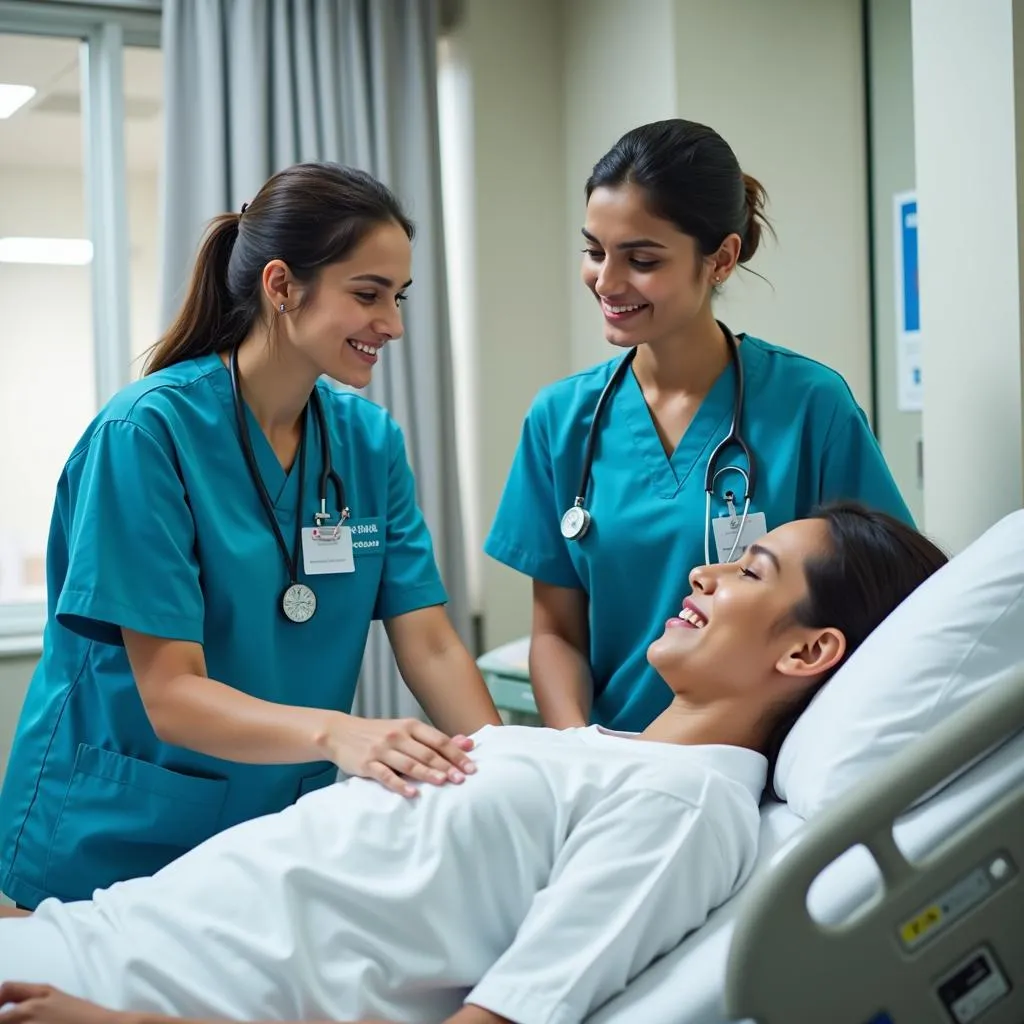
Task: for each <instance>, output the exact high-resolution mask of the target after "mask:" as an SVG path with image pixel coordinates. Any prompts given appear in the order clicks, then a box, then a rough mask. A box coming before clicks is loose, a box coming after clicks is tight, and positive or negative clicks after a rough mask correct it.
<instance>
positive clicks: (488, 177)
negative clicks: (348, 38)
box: [456, 0, 569, 646]
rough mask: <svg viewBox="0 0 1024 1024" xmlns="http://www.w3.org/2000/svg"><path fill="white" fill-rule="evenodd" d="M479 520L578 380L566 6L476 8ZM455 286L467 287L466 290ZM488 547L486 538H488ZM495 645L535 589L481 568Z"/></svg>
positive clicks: (486, 517) (468, 23) (468, 44)
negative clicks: (543, 414)
mask: <svg viewBox="0 0 1024 1024" xmlns="http://www.w3.org/2000/svg"><path fill="white" fill-rule="evenodd" d="M456 41H457V43H458V45H459V46H461V47H462V48H463V50H464V53H465V54H466V58H467V61H468V65H469V71H470V75H471V82H472V108H473V115H472V118H473V144H472V152H473V159H474V163H475V174H474V188H475V197H474V205H473V209H474V220H475V224H474V226H473V230H472V238H473V248H474V258H475V270H474V273H475V278H476V301H475V307H476V330H477V334H478V351H477V366H476V371H477V373H478V385H477V386H478V387H479V410H480V423H479V442H480V443H479V450H480V468H479V472H480V477H479V479H480V485H479V488H480V496H479V500H480V521H481V525H482V532H483V533H484V534H485V535H486V532H487V530H488V528H489V526H490V523H491V520H492V519H493V517H494V512H495V509H496V508H497V504H498V499H499V497H500V495H501V490H502V486H503V484H504V481H505V475H506V473H507V472H508V468H509V465H510V464H511V462H512V457H513V454H514V452H515V448H516V444H517V442H518V440H519V430H520V426H521V422H522V417H523V414H524V413H525V411H526V408H527V406H528V405H529V403H530V400H531V399H532V398H533V396H534V395H535V394H536V392H537V390H538V389H539V388H540V387H541V386H542V385H543V384H545V383H547V382H548V381H551V380H555V379H556V378H558V377H559V376H561V375H563V374H565V373H566V372H568V369H569V346H568V342H567V338H568V321H569V314H568V306H567V303H566V299H565V281H566V278H567V275H568V267H569V256H568V254H567V252H566V246H565V243H564V224H565V200H564V182H565V172H564V166H565V147H564V141H563V140H564V135H565V118H564V112H563V105H562V101H561V95H562V64H563V61H562V53H563V45H564V44H563V26H562V17H561V11H560V7H559V5H558V4H552V3H549V2H548V0H518V2H517V3H515V4H506V3H494V2H493V0H470V2H469V3H467V4H466V8H465V16H464V20H463V22H462V25H461V27H460V28H459V30H458V32H457V40H456ZM456 286H457V283H456ZM481 541H482V538H481ZM482 574H483V596H484V610H485V616H486V643H487V644H488V646H493V645H495V644H498V643H501V642H503V641H504V640H507V639H510V638H512V637H514V636H517V635H520V634H521V633H522V632H524V631H526V630H527V629H528V627H529V601H530V585H529V581H528V580H527V579H525V578H524V577H522V576H520V575H519V574H517V573H514V572H512V571H511V570H508V569H506V568H505V567H504V566H501V565H499V564H498V563H497V562H494V561H493V560H492V559H486V560H485V561H484V563H483V566H482Z"/></svg>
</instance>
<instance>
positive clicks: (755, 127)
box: [674, 0, 871, 405]
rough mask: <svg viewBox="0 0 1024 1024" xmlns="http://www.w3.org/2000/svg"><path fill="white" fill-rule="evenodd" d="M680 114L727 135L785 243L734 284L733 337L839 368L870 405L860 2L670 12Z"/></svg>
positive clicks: (739, 0)
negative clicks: (744, 334) (750, 337)
mask: <svg viewBox="0 0 1024 1024" xmlns="http://www.w3.org/2000/svg"><path fill="white" fill-rule="evenodd" d="M674 38H675V46H676V58H675V63H676V69H677V73H676V79H677V93H676V95H677V104H678V106H677V113H678V114H679V115H680V116H683V117H688V118H691V119H692V120H696V121H703V122H705V123H707V124H710V125H711V126H713V127H714V128H716V129H717V130H718V131H719V132H721V134H722V136H723V137H724V138H725V139H726V140H727V141H728V142H729V144H730V145H731V146H732V147H733V149H734V150H735V152H736V155H737V157H738V158H739V161H740V164H741V166H742V167H743V168H744V170H746V171H748V172H749V173H751V174H753V175H754V177H756V178H758V179H759V180H760V181H761V183H762V184H763V185H764V186H765V188H766V189H767V190H768V195H769V199H770V204H771V205H770V206H769V215H770V217H771V218H772V221H773V223H774V224H775V228H776V231H777V233H778V244H777V245H776V244H774V243H772V241H771V239H770V238H769V239H767V240H766V244H765V248H764V250H762V251H759V252H758V255H757V257H756V258H755V260H754V262H753V263H752V264H751V266H752V268H753V269H755V270H757V272H758V273H760V274H762V275H764V277H766V278H767V279H768V281H769V282H770V283H771V284H770V286H769V285H766V284H765V283H764V282H763V281H760V280H758V278H756V277H752V276H750V275H748V274H740V275H734V277H733V280H732V281H731V282H730V284H729V286H728V287H727V288H726V290H725V293H724V294H723V297H722V301H721V303H720V306H719V311H718V312H719V315H720V316H721V317H722V319H724V320H725V321H727V322H728V323H729V324H730V326H731V327H732V328H733V329H734V330H745V331H749V332H750V333H752V334H756V335H758V336H760V337H763V338H765V339H766V340H768V341H772V342H775V343H776V344H779V345H784V346H786V347H787V348H793V349H796V350H797V351H799V352H804V353H806V354H807V355H810V356H814V357H815V358H818V359H821V360H822V361H824V362H826V363H828V364H829V365H831V366H833V367H834V368H835V369H837V370H839V371H840V372H841V373H842V374H843V375H844V376H845V377H846V379H847V380H848V382H849V383H850V386H851V387H852V388H853V391H854V393H855V394H856V395H857V397H858V399H859V400H860V401H861V402H862V404H865V405H867V403H868V402H869V401H870V396H871V377H870V334H869V313H870V303H869V287H868V235H867V231H868V211H867V155H866V147H865V120H864V118H865V112H864V100H863V97H864V68H863V43H862V31H861V22H860V4H858V3H854V2H852V0H772V2H771V3H764V2H763V0H731V2H730V3H728V4H709V3H706V2H704V0H678V2H677V3H676V5H675V36H674Z"/></svg>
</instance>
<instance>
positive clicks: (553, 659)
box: [530, 633, 593, 729]
mask: <svg viewBox="0 0 1024 1024" xmlns="http://www.w3.org/2000/svg"><path fill="white" fill-rule="evenodd" d="M530 681H531V683H532V684H533V694H534V697H535V698H536V700H537V711H538V712H539V713H540V717H541V720H542V721H543V722H544V724H545V725H547V726H550V727H551V728H552V729H570V728H573V727H575V726H581V725H586V724H587V723H588V722H589V721H590V702H591V699H592V696H591V695H592V693H593V682H592V677H591V674H590V664H589V663H588V661H587V659H586V657H584V655H583V653H582V652H581V651H580V650H579V648H578V647H576V646H575V645H574V644H572V643H570V642H569V641H568V640H566V639H564V638H563V637H560V636H557V635H555V634H554V633H534V634H533V636H532V637H531V638H530Z"/></svg>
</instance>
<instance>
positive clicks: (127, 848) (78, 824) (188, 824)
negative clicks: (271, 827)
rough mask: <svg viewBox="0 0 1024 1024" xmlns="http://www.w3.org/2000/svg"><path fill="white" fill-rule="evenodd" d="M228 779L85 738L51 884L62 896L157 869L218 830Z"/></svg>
mask: <svg viewBox="0 0 1024 1024" xmlns="http://www.w3.org/2000/svg"><path fill="white" fill-rule="evenodd" d="M227 793H228V781H227V779H215V778H202V777H199V776H195V775H182V774H180V773H179V772H174V771H171V770H169V769H167V768H161V767H159V766H158V765H155V764H150V763H149V762H146V761H139V760H137V759H135V758H133V757H126V756H125V755H124V754H119V753H116V752H115V751H112V750H101V749H100V748H99V747H93V746H89V745H88V744H85V743H83V744H80V745H79V747H78V754H77V756H76V758H75V767H74V770H73V772H72V775H71V780H70V782H68V788H67V792H66V793H65V796H64V804H63V806H62V807H61V811H60V815H59V817H58V818H57V824H56V826H55V827H54V830H53V839H52V841H51V844H50V852H49V857H48V859H47V865H46V882H45V885H46V888H47V890H48V891H49V892H51V893H53V894H55V895H57V896H60V897H61V898H62V899H65V900H79V899H88V898H89V897H91V895H92V890H93V889H96V888H100V889H102V888H107V887H108V886H110V885H113V884H114V883H115V882H119V881H124V880H127V879H130V878H140V877H143V876H148V875H153V874H155V873H156V872H157V871H159V870H160V869H161V868H162V867H165V866H166V865H167V864H169V863H170V862H171V861H172V860H175V859H176V858H177V857H180V856H181V855H182V854H184V853H186V852H187V851H188V850H190V849H192V848H193V847H195V846H198V845H199V844H200V843H202V842H203V841H204V840H206V839H208V838H209V837H210V836H212V835H213V834H214V833H215V832H216V831H217V826H218V823H219V821H220V815H221V809H222V807H223V805H224V800H225V798H226V796H227Z"/></svg>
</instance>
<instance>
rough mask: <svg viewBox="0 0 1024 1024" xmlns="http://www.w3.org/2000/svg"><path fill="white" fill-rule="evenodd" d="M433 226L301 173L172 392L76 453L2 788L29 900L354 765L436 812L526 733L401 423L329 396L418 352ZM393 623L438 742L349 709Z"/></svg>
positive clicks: (224, 219) (230, 261) (214, 298)
mask: <svg viewBox="0 0 1024 1024" xmlns="http://www.w3.org/2000/svg"><path fill="white" fill-rule="evenodd" d="M412 235H413V228H412V224H411V223H410V222H409V220H408V219H407V218H406V216H405V214H404V213H403V212H402V210H401V208H400V206H399V204H398V202H397V201H396V200H395V198H394V197H393V196H392V195H391V194H390V192H388V191H387V189H385V188H384V187H383V186H382V185H380V184H379V183H378V182H376V181H375V180H373V179H372V178H370V177H369V176H368V175H365V174H363V173H361V172H358V171H354V170H350V169H348V168H343V167H339V166H337V165H331V164H305V165H297V166H295V167H292V168H290V169H288V170H286V171H283V172H281V173H280V174H277V175H275V176H274V177H273V178H271V179H270V181H268V182H267V183H266V184H265V185H264V186H263V188H262V189H261V190H260V192H259V194H258V195H257V196H256V197H255V198H254V199H253V201H252V203H251V204H249V205H248V206H247V207H243V212H242V214H241V215H239V214H224V215H223V216H221V217H219V218H217V219H216V220H215V221H214V223H213V225H212V227H211V229H210V231H209V233H208V235H207V237H206V239H205V241H204V243H203V247H202V249H201V251H200V253H199V257H198V261H197V264H196V267H195V270H194V273H193V277H192V282H191V285H190V288H189V292H188V295H187V297H186V299H185V302H184V305H183V307H182V310H181V312H180V314H179V317H178V319H177V321H176V322H175V323H174V325H173V326H172V327H171V328H170V330H169V332H168V333H167V335H166V336H165V337H164V338H163V339H162V341H161V342H160V343H159V344H158V345H157V346H156V348H155V351H154V353H153V355H152V358H151V361H150V364H149V366H148V368H147V375H146V376H145V377H144V378H143V379H142V380H140V381H138V382H136V383H134V384H131V385H129V386H128V387H127V388H125V389H124V390H123V391H121V392H120V393H119V394H118V395H116V396H115V397H114V398H113V399H112V400H111V401H110V402H109V403H108V404H107V405H106V407H105V408H104V409H103V410H102V411H101V412H100V414H99V416H98V417H97V418H96V419H95V421H94V422H93V423H92V424H91V425H90V426H89V428H88V430H87V431H86V433H85V435H84V436H83V437H82V439H81V440H80V441H79V443H78V445H77V446H76V447H75V449H74V451H73V452H72V453H71V455H70V457H69V459H68V461H67V464H66V466H65V468H64V472H63V474H62V476H61V478H60V482H59V484H58V488H57V498H56V506H55V509H54V513H53V519H52V526H51V531H50V540H49V545H48V549H47V582H48V593H49V598H48V600H49V608H48V621H47V625H46V632H45V635H44V641H43V657H42V659H41V661H40V664H39V667H38V669H37V670H36V673H35V675H34V676H33V679H32V682H31V684H30V686H29V691H28V696H27V698H26V701H25V706H24V709H23V712H22V715H21V720H20V722H19V725H18V730H17V734H16V736H15V740H14V745H13V750H12V753H11V757H10V762H9V764H8V768H7V774H6V777H5V780H4V787H3V790H2V792H0V891H3V892H4V893H6V894H7V895H8V896H10V897H11V898H13V899H14V900H16V901H17V902H18V903H19V904H21V905H22V906H26V907H33V908H34V907H35V906H36V905H37V904H38V903H39V902H40V901H41V900H43V899H45V898H46V897H48V896H57V897H60V898H62V899H65V900H76V899H84V898H87V897H89V896H90V895H91V894H92V892H93V890H94V889H97V888H103V887H106V886H109V885H111V884H112V883H114V882H116V881H119V880H122V879H127V878H133V877H137V876H140V875H149V874H152V873H154V872H155V871H157V870H158V869H160V868H161V867H163V866H164V865H166V864H168V863H169V862H170V861H172V860H174V859H175V858H176V857H179V856H181V855H182V854H183V853H184V852H185V851H186V850H188V849H190V848H191V847H193V846H196V845H198V844H199V843H201V842H203V841H204V840H205V839H207V838H209V837H210V836H211V835H213V834H214V833H215V832H218V831H220V830H222V829H224V828H227V827H228V826H230V825H234V824H237V823H239V822H241V821H244V820H247V819H250V818H255V817H257V816H260V815H264V814H268V813H271V812H274V811H279V810H281V809H282V808H284V807H286V806H288V805H289V804H292V803H294V801H295V800H296V799H297V798H298V797H299V796H300V795H302V794H303V793H306V792H309V791H311V790H314V789H317V788H319V787H321V786H324V785H327V784H328V783H329V782H331V781H332V780H333V779H334V778H335V777H336V775H337V769H338V768H339V767H340V768H342V769H343V770H344V771H346V772H347V773H349V774H352V775H363V776H367V777H371V778H374V779H377V780H379V781H380V782H382V783H383V784H385V785H387V786H389V787H390V788H392V789H396V790H398V791H399V792H403V793H405V794H407V795H410V796H411V795H413V794H414V793H415V789H414V787H412V785H411V784H410V781H409V780H410V779H417V780H422V781H430V782H434V783H437V784H444V783H445V782H455V783H458V782H460V781H462V780H463V778H464V776H463V774H462V773H463V772H467V771H472V770H473V766H472V763H471V762H470V760H469V758H468V756H467V753H466V751H467V750H469V749H470V747H471V744H470V743H469V741H468V740H466V739H465V738H464V736H462V735H461V734H465V733H470V732H473V731H475V730H477V729H479V728H480V727H481V726H483V725H485V724H500V718H499V717H498V713H497V711H496V710H495V708H494V705H493V703H492V702H491V699H490V697H489V696H488V694H487V690H486V687H485V686H484V683H483V680H482V679H481V677H480V675H479V673H478V671H477V669H476V666H475V665H474V663H473V660H472V658H471V657H470V655H469V653H468V652H467V651H466V650H465V648H464V647H463V646H462V643H461V642H460V640H459V639H458V636H457V635H456V633H455V631H454V629H453V628H452V626H451V624H450V622H449V620H448V618H447V616H446V614H445V611H444V609H443V607H442V606H443V604H444V602H445V600H446V596H445V590H444V587H443V586H442V582H441V579H440V576H439V574H438V570H437V567H436V564H435V561H434V554H433V547H432V545H431V540H430V536H429V534H428V533H427V529H426V526H425V524H424V520H423V516H422V515H421V513H420V510H419V508H418V507H417V504H416V497H415V484H414V480H413V476H412V472H411V470H410V468H409V465H408V463H407V461H406V455H405V447H404V441H403V438H402V434H401V432H400V430H399V428H398V426H397V425H396V424H395V423H394V421H393V420H392V419H391V418H390V416H389V415H388V414H387V412H385V411H384V410H383V409H382V408H380V407H379V406H377V405H374V404H373V403H371V402H369V401H367V400H366V399H364V398H362V397H360V396H358V395H355V394H351V393H346V392H343V391H340V390H338V389H336V388H333V387H331V386H330V385H328V384H327V383H325V382H324V381H321V380H319V378H320V377H321V376H327V377H331V378H334V379H336V380H339V381H341V382H343V383H345V384H348V385H351V386H353V387H355V388H363V387H365V386H366V385H367V384H368V383H369V381H370V376H371V373H372V371H373V367H374V365H375V364H376V362H377V360H378V359H379V358H380V353H381V350H382V349H383V348H384V346H385V345H386V344H387V342H389V341H391V340H392V339H394V338H397V337H399V336H400V335H401V333H402V319H401V314H400V311H399V303H400V302H401V301H402V299H404V297H405V292H406V289H407V288H408V287H409V285H410V284H411V281H410V276H411V275H410V263H411V244H410V240H411V238H412ZM373 619H381V620H383V622H384V625H385V628H386V629H387V632H388V635H389V637H390V640H391V643H392V646H393V648H394V651H395V655H396V659H397V662H398V665H399V668H400V669H401V671H402V674H403V676H404V678H405V680H406V681H407V682H408V684H409V687H410V689H411V690H412V691H413V693H414V695H415V696H416V697H417V698H418V699H419V700H420V702H421V704H422V705H423V706H424V708H425V709H426V711H427V713H428V715H429V716H430V718H431V719H432V721H433V722H435V723H436V724H437V726H438V728H434V727H433V726H429V725H426V724H424V723H422V722H418V721H411V720H402V721H372V720H367V719H363V718H358V717H353V716H352V715H350V714H348V713H347V712H348V711H349V710H350V709H351V706H352V700H353V696H354V693H355V687H356V680H357V677H358V675H359V669H360V664H361V661H362V656H363V649H364V646H365V643H366V639H367V633H368V631H369V628H370V623H371V621H372V620H373ZM440 729H444V730H446V732H447V735H446V733H443V732H441V731H439V730H440ZM339 827H344V825H343V823H339Z"/></svg>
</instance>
